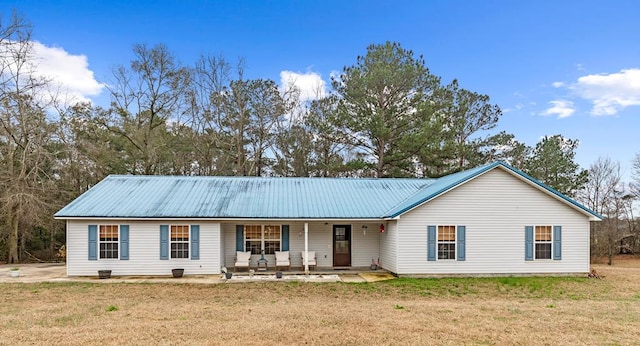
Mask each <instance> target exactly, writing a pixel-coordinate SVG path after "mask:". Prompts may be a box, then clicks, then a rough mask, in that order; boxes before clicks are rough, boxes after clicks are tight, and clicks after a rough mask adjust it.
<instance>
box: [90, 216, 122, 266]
mask: <svg viewBox="0 0 640 346" xmlns="http://www.w3.org/2000/svg"><path fill="white" fill-rule="evenodd" d="M114 226H115V227H116V239H117V240H116V241H113V240H109V241H107V240H104V241H103V240H102V238H101V237H100V230H101V229H102V228H103V227H114ZM120 226H121V225H120V224H98V225H97V230H96V231H97V237H96V250H97V256H96V257H97V258H96V259H97V260H104V261H113V260H120V252H121V251H122V244H121V242H122V237H121V236H120ZM102 244H116V245H117V248H116V250H115V257H102V250H101V249H100V247H101V245H102ZM105 251H106V250H105ZM109 251H111V252H113V249H112V250H109Z"/></svg>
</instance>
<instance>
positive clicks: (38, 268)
mask: <svg viewBox="0 0 640 346" xmlns="http://www.w3.org/2000/svg"><path fill="white" fill-rule="evenodd" d="M11 268H19V269H20V276H18V277H12V276H11ZM41 281H69V279H68V278H67V266H66V265H65V264H64V263H29V264H20V265H13V264H2V265H0V283H5V282H6V283H8V282H41Z"/></svg>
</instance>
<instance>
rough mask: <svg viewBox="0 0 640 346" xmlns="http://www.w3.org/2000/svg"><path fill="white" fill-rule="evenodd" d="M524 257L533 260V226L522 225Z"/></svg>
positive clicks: (526, 259)
mask: <svg viewBox="0 0 640 346" xmlns="http://www.w3.org/2000/svg"><path fill="white" fill-rule="evenodd" d="M524 259H525V261H533V226H525V227H524Z"/></svg>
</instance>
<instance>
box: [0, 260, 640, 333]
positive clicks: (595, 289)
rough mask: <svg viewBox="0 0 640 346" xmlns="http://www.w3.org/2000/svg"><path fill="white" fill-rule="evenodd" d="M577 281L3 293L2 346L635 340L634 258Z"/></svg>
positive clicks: (639, 266)
mask: <svg viewBox="0 0 640 346" xmlns="http://www.w3.org/2000/svg"><path fill="white" fill-rule="evenodd" d="M594 268H595V269H596V270H597V271H598V273H600V274H601V275H604V276H605V278H604V279H587V278H576V277H536V278H456V279H395V280H390V281H382V282H375V283H357V284H355V283H300V282H264V283H262V282H258V283H242V284H213V285H203V284H161V283H158V284H139V283H131V284H103V283H70V282H69V283H33V284H27V283H23V284H2V285H0V288H1V289H0V340H1V341H0V344H4V343H7V344H26V343H29V344H33V343H35V344H65V345H66V344H96V343H100V344H240V345H252V344H367V345H370V344H421V345H424V344H455V345H459V344H637V343H638V340H640V260H637V259H628V258H627V259H619V260H618V261H617V264H616V265H615V266H613V267H607V266H605V265H595V266H594Z"/></svg>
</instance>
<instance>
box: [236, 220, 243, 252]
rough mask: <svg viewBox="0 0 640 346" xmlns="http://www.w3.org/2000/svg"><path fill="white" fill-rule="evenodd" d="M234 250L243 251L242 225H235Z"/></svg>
mask: <svg viewBox="0 0 640 346" xmlns="http://www.w3.org/2000/svg"><path fill="white" fill-rule="evenodd" d="M236 251H244V226H243V225H236Z"/></svg>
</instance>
